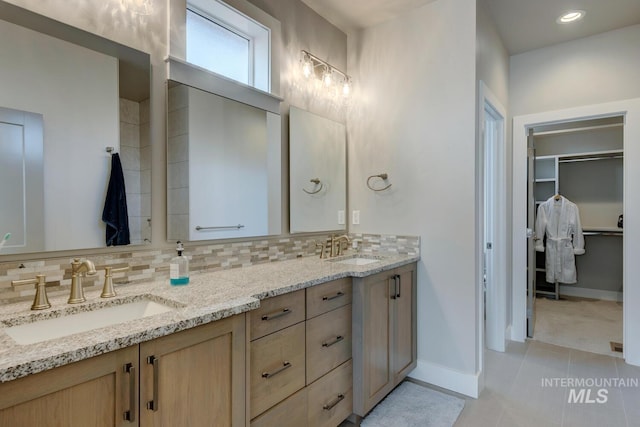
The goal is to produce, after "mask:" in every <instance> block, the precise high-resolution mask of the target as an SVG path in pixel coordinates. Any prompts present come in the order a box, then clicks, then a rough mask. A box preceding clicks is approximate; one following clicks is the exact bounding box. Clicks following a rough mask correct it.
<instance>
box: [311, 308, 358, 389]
mask: <svg viewBox="0 0 640 427" xmlns="http://www.w3.org/2000/svg"><path fill="white" fill-rule="evenodd" d="M306 324H307V325H306V326H307V384H311V383H312V382H314V381H315V380H317V379H318V378H320V377H321V376H323V375H324V374H326V373H327V372H329V371H330V370H332V369H333V368H335V367H336V366H338V365H340V364H342V363H344V362H346V361H347V360H349V359H350V358H351V304H349V305H345V306H344V307H340V308H337V309H335V310H333V311H330V312H328V313H325V314H323V315H321V316H318V317H314V318H313V319H310V320H307V322H306Z"/></svg>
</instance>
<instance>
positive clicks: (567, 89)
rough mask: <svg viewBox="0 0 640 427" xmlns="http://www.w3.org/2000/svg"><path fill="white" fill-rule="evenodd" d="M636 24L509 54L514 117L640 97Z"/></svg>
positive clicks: (639, 30) (639, 27) (639, 41)
mask: <svg viewBox="0 0 640 427" xmlns="http://www.w3.org/2000/svg"><path fill="white" fill-rule="evenodd" d="M639 46H640V25H633V26H629V27H625V28H622V29H619V30H615V31H610V32H607V33H602V34H598V35H595V36H591V37H585V38H582V39H579V40H575V41H572V42H567V43H561V44H558V45H555V46H551V47H547V48H542V49H537V50H533V51H530V52H526V53H522V54H519V55H513V56H512V57H511V71H510V84H509V105H510V112H511V115H512V116H519V115H523V114H530V113H537V112H543V111H551V110H557V109H562V108H570V107H576V106H581V105H591V104H599V103H603V102H609V101H617V100H621V99H631V98H637V97H640V78H638V70H640V55H639V54H638V52H639V50H638V47H639Z"/></svg>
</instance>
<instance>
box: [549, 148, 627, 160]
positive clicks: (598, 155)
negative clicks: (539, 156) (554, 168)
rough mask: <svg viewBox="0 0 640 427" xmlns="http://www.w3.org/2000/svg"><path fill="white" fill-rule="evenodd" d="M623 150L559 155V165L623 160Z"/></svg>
mask: <svg viewBox="0 0 640 427" xmlns="http://www.w3.org/2000/svg"><path fill="white" fill-rule="evenodd" d="M623 153H624V152H623V150H607V151H591V152H586V153H579V154H560V155H558V162H559V163H569V162H584V161H590V160H610V159H618V158H620V159H621V158H623V156H624V154H623Z"/></svg>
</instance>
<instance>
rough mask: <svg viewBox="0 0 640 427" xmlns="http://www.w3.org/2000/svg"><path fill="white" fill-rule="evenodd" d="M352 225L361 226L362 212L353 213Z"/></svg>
mask: <svg viewBox="0 0 640 427" xmlns="http://www.w3.org/2000/svg"><path fill="white" fill-rule="evenodd" d="M351 223H352V224H353V225H358V224H360V211H353V213H352V215H351Z"/></svg>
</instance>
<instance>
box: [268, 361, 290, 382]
mask: <svg viewBox="0 0 640 427" xmlns="http://www.w3.org/2000/svg"><path fill="white" fill-rule="evenodd" d="M290 367H291V362H287V361H286V360H285V361H284V362H282V366H281V367H279V368H278V369H276V370H275V371H273V372H263V373H262V378H271V377H274V376H276V375H278V374H279V373H280V372H282V371H284V370H285V369H288V368H290Z"/></svg>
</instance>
